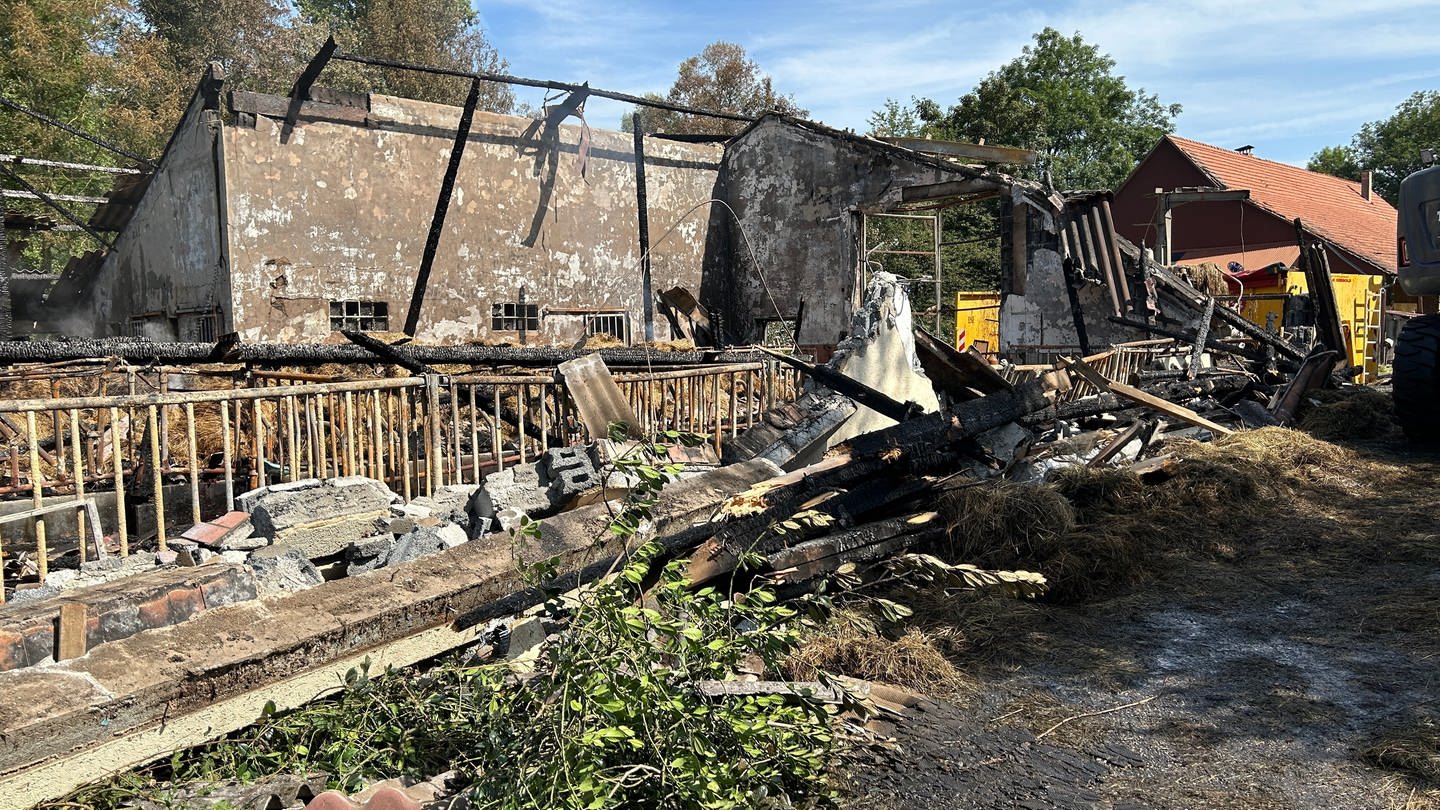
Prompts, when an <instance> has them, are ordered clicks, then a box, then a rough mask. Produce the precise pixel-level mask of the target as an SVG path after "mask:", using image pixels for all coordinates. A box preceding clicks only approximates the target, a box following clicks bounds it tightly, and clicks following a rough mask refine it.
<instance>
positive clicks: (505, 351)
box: [0, 338, 765, 368]
mask: <svg viewBox="0 0 1440 810" xmlns="http://www.w3.org/2000/svg"><path fill="white" fill-rule="evenodd" d="M398 348H400V349H401V350H402V351H403V352H404V354H405V355H406V356H407V357H409V358H413V360H415V361H416V362H419V363H424V364H426V365H476V366H480V365H486V366H521V367H527V368H549V367H554V366H557V365H559V364H561V363H563V362H566V361H567V360H574V359H575V358H577V357H581V356H584V355H587V354H593V353H595V352H594V351H593V350H589V351H587V350H583V349H562V348H554V347H548V346H537V347H534V348H528V347H519V346H420V345H413V344H410V345H405V346H403V347H398ZM599 354H600V357H601V358H602V359H604V360H605V362H606V364H608V365H610V366H622V367H623V366H629V367H637V366H638V367H643V366H647V365H650V366H689V365H701V364H708V363H753V362H757V361H760V360H763V359H765V355H763V354H761V353H760V352H757V351H752V350H747V349H735V350H704V351H683V352H662V351H653V350H648V349H646V348H643V347H639V348H636V347H625V348H614V349H600V350H599ZM96 357H118V358H120V359H122V360H125V361H128V362H131V363H174V364H185V363H250V364H254V365H260V366H277V367H278V366H313V365H322V364H326V363H390V362H393V360H392V359H390V358H387V357H384V356H381V355H379V354H377V353H376V352H374V351H372V350H370V349H367V348H364V347H362V346H358V345H355V344H338V345H332V344H324V343H294V344H291V343H226V342H224V341H222V342H221V343H218V344H217V343H170V342H159V341H149V340H135V339H129V338H105V339H100V340H54V341H26V340H6V341H0V364H11V363H37V362H44V363H53V362H62V361H68V360H84V359H90V358H96Z"/></svg>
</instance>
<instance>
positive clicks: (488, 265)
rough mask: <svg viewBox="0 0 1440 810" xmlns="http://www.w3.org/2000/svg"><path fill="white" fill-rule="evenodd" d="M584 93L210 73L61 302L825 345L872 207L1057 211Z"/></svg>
mask: <svg viewBox="0 0 1440 810" xmlns="http://www.w3.org/2000/svg"><path fill="white" fill-rule="evenodd" d="M586 92H588V91H587V90H586V89H585V88H582V89H580V90H579V91H577V92H576V93H573V94H572V95H571V97H570V98H569V99H568V100H567V101H562V102H560V103H558V104H557V105H555V106H553V107H549V108H547V109H546V110H545V111H543V112H542V113H541V114H540V115H539V116H538V117H536V118H525V117H515V116H504V115H496V114H491V113H486V112H483V111H475V110H466V109H463V108H460V107H449V106H445V105H439V104H432V103H427V102H420V101H414V100H410V99H402V98H395V97H390V96H383V95H379V94H375V93H341V92H337V91H329V90H324V89H322V88H319V87H315V88H312V89H310V90H308V91H307V93H306V94H305V95H306V98H304V99H301V98H298V97H297V98H287V97H283V96H274V95H266V94H263V93H257V92H252V91H249V90H246V89H241V88H232V87H230V86H228V84H227V83H226V81H225V78H224V74H223V71H221V69H220V68H219V67H218V65H217V66H212V67H211V69H210V70H209V71H208V72H207V74H206V75H205V77H204V78H203V80H202V81H201V83H200V85H199V87H198V88H197V90H196V93H195V95H194V97H193V99H192V101H191V103H190V106H189V109H188V110H187V112H186V114H185V116H184V117H183V119H182V120H181V122H180V123H179V125H178V126H177V127H176V130H175V132H174V134H173V136H172V138H171V140H170V143H169V145H168V147H167V148H166V150H165V153H164V155H163V157H162V158H161V159H160V160H159V162H158V166H157V168H156V169H155V171H154V173H153V176H151V177H148V178H145V179H144V181H143V182H141V183H135V182H133V181H131V183H130V184H129V185H128V186H127V188H126V190H125V192H124V195H125V199H124V200H123V201H122V200H120V199H118V197H119V196H121V195H120V192H117V194H116V195H112V197H116V198H117V199H115V201H114V204H112V205H109V206H102V210H106V209H109V210H114V211H115V212H116V213H115V217H117V218H119V219H120V220H121V223H120V224H119V226H118V230H119V235H118V237H117V238H116V241H115V244H114V246H113V248H111V249H110V250H109V251H108V252H107V253H105V255H104V256H103V257H101V256H98V255H97V256H94V257H92V259H91V260H90V261H77V262H74V263H72V265H71V266H70V267H69V268H67V270H66V272H65V273H64V274H62V277H61V278H60V280H59V281H58V282H57V284H56V285H55V287H54V288H53V289H52V291H51V293H50V296H49V305H50V307H51V309H52V314H53V315H54V316H55V317H56V318H57V319H58V318H60V317H61V316H62V315H63V316H65V317H64V318H63V323H64V326H65V330H64V331H67V332H69V333H70V334H71V335H72V336H76V337H92V336H93V337H117V336H128V337H142V338H150V339H153V340H170V341H195V342H207V341H213V340H215V339H216V338H217V337H218V336H220V335H223V334H226V333H232V332H233V333H236V334H237V336H238V337H239V338H240V339H241V340H243V341H249V342H257V341H258V342H287V343H297V342H309V341H316V340H321V339H324V338H326V337H327V336H329V335H330V334H331V333H333V332H336V331H342V330H350V331H362V332H363V331H373V332H385V331H395V332H399V331H405V332H406V333H408V334H411V335H412V336H413V337H415V338H417V339H418V340H419V341H421V342H423V343H435V344H460V343H511V344H523V345H571V344H574V343H576V342H577V341H580V340H583V339H585V338H586V337H587V336H588V335H592V334H597V333H605V334H608V335H611V336H613V337H614V338H616V339H618V340H619V341H621V342H624V343H627V344H629V343H640V342H643V341H644V340H645V338H646V335H647V332H648V333H649V334H652V335H653V338H654V339H666V338H670V337H674V338H699V341H698V342H701V343H710V342H721V343H744V342H749V341H752V340H755V339H758V338H759V336H761V335H762V334H763V332H764V330H765V328H766V326H767V324H774V323H777V322H778V323H781V324H784V331H785V332H787V333H792V336H793V337H798V341H799V343H800V344H802V345H807V346H811V347H815V348H817V349H821V350H822V351H824V350H828V347H832V346H834V345H835V344H836V343H838V342H839V341H840V340H841V339H843V338H844V336H845V333H846V331H847V329H848V324H849V319H850V315H851V313H852V312H853V310H854V309H855V307H856V306H857V305H858V303H859V300H860V295H861V292H862V291H863V289H864V286H865V277H866V262H865V261H864V260H863V257H862V253H863V250H864V248H863V245H862V241H863V231H864V222H865V217H867V216H871V215H875V214H883V213H885V212H890V211H895V210H897V209H901V208H904V207H906V206H908V205H914V204H915V203H916V202H917V201H920V202H924V203H926V204H927V205H929V206H930V207H934V206H935V205H937V204H940V203H944V202H946V201H951V202H964V201H966V200H969V199H974V198H976V197H977V196H978V197H983V198H987V199H988V198H993V197H995V196H997V195H998V196H1003V197H1004V198H1005V199H1006V200H1007V204H1008V201H1010V200H1019V201H1021V202H1020V205H1021V206H1031V207H1038V208H1041V209H1043V208H1047V207H1048V206H1049V205H1050V202H1049V201H1048V200H1047V198H1046V196H1045V194H1044V193H1043V191H1042V190H1041V189H1040V188H1039V187H1038V186H1036V185H1034V184H1030V183H1025V182H1022V181H1017V180H1015V179H1013V178H1010V177H1008V176H1006V175H1003V174H999V173H996V172H993V171H988V170H985V169H984V168H982V167H980V166H978V165H974V162H973V161H963V160H956V159H954V158H952V157H944V156H941V155H938V154H927V153H925V152H922V151H917V150H916V149H911V148H906V147H904V146H898V145H895V144H891V143H885V142H882V141H879V140H875V139H871V138H866V137H861V136H857V135H854V134H852V133H848V132H842V131H839V130H834V129H830V128H827V127H824V126H822V125H819V124H814V123H811V122H806V121H799V120H795V119H791V118H787V117H783V116H780V115H768V116H765V117H763V118H762V119H760V120H758V121H755V122H753V123H751V124H750V125H749V127H748V128H747V129H745V130H744V131H742V132H741V133H739V134H738V135H736V136H734V137H733V138H729V139H724V138H715V139H698V141H697V140H696V139H687V140H679V139H671V138H667V137H665V136H663V135H646V136H643V137H642V138H640V139H636V138H635V137H634V136H633V135H632V134H630V133H619V132H611V131H606V130H602V129H598V128H592V127H590V126H589V125H588V124H586V123H585V121H584V118H583V101H584V97H585V93H586ZM596 92H599V91H596ZM462 129H463V130H464V135H463V137H462V136H460V135H459V134H458V133H459V132H460V131H461V130H462ZM637 154H638V155H640V156H641V158H642V160H641V166H642V167H643V173H640V174H637V171H636V170H637ZM642 185H643V188H640V186H642ZM637 191H640V192H641V193H640V194H637ZM437 198H438V200H439V204H438V205H437ZM642 199H643V202H642ZM122 202H123V203H124V205H123V206H122V205H121V203H122ZM642 205H643V206H644V210H643V213H644V219H645V220H646V221H647V222H648V231H649V234H650V238H649V249H648V251H646V250H643V249H642V247H641V245H642V242H641V237H640V235H639V231H640V228H641V224H640V219H641V213H642V210H641V206H642ZM1007 233H1008V232H1007ZM1017 233H1020V236H1019V237H1018V238H1019V239H1021V240H1023V239H1024V238H1025V237H1024V234H1023V232H1017ZM1016 246H1017V250H1016V251H1011V252H1012V253H1013V254H1014V255H1018V256H1020V257H1021V262H1022V264H1023V262H1024V261H1025V259H1026V258H1027V257H1028V256H1029V255H1030V252H1029V251H1028V250H1027V249H1026V243H1025V242H1023V241H1021V242H1017V243H1016ZM642 254H643V255H642ZM422 279H423V281H422ZM417 282H419V283H417ZM931 282H934V279H927V280H926V281H925V282H920V283H931ZM936 286H937V290H936V292H937V293H938V292H939V291H938V284H936ZM647 290H648V295H647ZM656 307H658V308H659V311H658V312H657V311H656V309H655V308H656ZM77 313H80V314H79V315H78V316H77ZM667 314H668V315H670V316H671V317H670V318H667V317H665V316H666V315H667ZM411 321H413V323H411ZM649 324H653V325H649ZM712 330H714V332H716V333H722V334H712Z"/></svg>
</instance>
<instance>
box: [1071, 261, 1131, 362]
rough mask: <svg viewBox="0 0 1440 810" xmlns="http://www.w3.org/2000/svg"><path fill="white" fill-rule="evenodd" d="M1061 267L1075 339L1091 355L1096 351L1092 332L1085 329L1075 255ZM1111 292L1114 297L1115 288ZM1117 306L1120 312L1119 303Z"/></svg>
mask: <svg viewBox="0 0 1440 810" xmlns="http://www.w3.org/2000/svg"><path fill="white" fill-rule="evenodd" d="M1060 269H1061V271H1062V272H1063V273H1064V274H1065V297H1066V298H1069V299H1070V322H1071V323H1073V324H1074V325H1075V339H1076V342H1078V343H1079V344H1080V353H1081V354H1083V355H1085V356H1086V357H1089V356H1090V355H1092V354H1094V353H1095V352H1094V351H1092V350H1091V348H1090V333H1089V332H1088V331H1086V329H1085V310H1084V309H1083V308H1082V307H1081V306H1080V274H1079V273H1078V272H1077V271H1076V269H1075V259H1074V257H1073V256H1069V257H1066V258H1065V259H1064V260H1063V261H1061V262H1060ZM1110 294H1111V297H1112V298H1113V297H1114V295H1115V291H1114V289H1113V288H1112V289H1111V292H1110ZM1116 306H1117V314H1118V306H1119V305H1118V304H1117V305H1116Z"/></svg>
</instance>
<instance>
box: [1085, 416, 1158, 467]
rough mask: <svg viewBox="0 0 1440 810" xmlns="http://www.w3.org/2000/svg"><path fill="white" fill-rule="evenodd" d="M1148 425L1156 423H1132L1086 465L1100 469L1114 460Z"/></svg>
mask: <svg viewBox="0 0 1440 810" xmlns="http://www.w3.org/2000/svg"><path fill="white" fill-rule="evenodd" d="M1147 424H1148V425H1153V424H1155V423H1154V422H1145V421H1139V422H1131V423H1130V427H1127V428H1125V429H1124V430H1122V431H1120V433H1118V434H1117V435H1116V436H1115V437H1113V438H1112V439H1110V441H1109V442H1108V443H1106V445H1105V446H1104V447H1102V448H1100V452H1098V453H1096V454H1095V457H1094V458H1092V459H1090V460H1089V461H1088V462H1086V463H1085V466H1086V467H1099V466H1100V465H1102V464H1104V463H1106V462H1108V461H1109V460H1110V459H1112V458H1114V457H1115V456H1116V455H1118V454H1119V453H1120V451H1121V450H1122V449H1124V447H1125V445H1127V444H1129V443H1130V442H1132V441H1135V437H1136V436H1139V435H1140V431H1142V430H1144V429H1145V427H1146V425H1147Z"/></svg>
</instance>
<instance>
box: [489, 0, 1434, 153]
mask: <svg viewBox="0 0 1440 810" xmlns="http://www.w3.org/2000/svg"><path fill="white" fill-rule="evenodd" d="M473 2H474V4H475V7H476V9H477V11H479V12H480V15H481V18H482V20H483V22H484V25H485V28H486V32H487V35H488V36H489V37H490V40H491V42H492V44H494V45H495V47H496V48H497V49H498V50H499V51H500V54H501V55H502V56H503V57H505V58H506V59H508V60H509V61H510V71H511V72H512V73H513V74H515V75H519V76H527V77H531V78H544V79H555V80H560V81H575V82H580V81H589V82H590V84H591V85H592V86H595V87H603V88H605V89H607V90H619V91H624V92H631V93H636V94H639V93H643V92H646V91H651V90H653V91H656V92H662V93H663V92H664V91H665V90H666V89H668V88H669V86H670V83H671V82H672V81H673V80H674V78H675V69H676V66H677V65H678V64H679V63H680V62H681V61H682V60H683V59H685V58H686V57H688V56H691V55H694V54H695V53H698V52H699V51H700V49H701V48H703V47H705V45H706V44H708V43H710V42H713V41H715V40H717V39H724V40H729V41H732V42H738V43H739V44H740V45H742V46H744V47H745V49H746V50H747V51H748V52H749V54H750V56H751V58H752V59H754V60H755V61H756V62H758V63H759V64H760V66H761V68H762V69H763V70H764V71H766V72H767V73H769V74H770V75H771V76H773V77H774V80H775V86H776V88H777V89H778V90H780V91H782V92H786V93H790V94H792V95H793V96H794V97H795V99H796V101H798V102H799V103H800V105H801V106H802V107H805V108H808V109H809V110H810V114H811V117H812V118H814V119H816V120H819V121H823V122H825V123H827V124H830V125H832V126H837V127H842V128H850V129H855V130H857V131H860V132H863V131H865V130H866V129H867V118H868V117H869V114H870V113H871V112H872V111H873V110H875V109H877V108H879V107H880V106H881V105H882V104H883V103H884V102H885V99H886V98H898V99H902V100H908V99H909V98H910V97H911V96H916V95H918V96H925V97H929V98H934V99H936V100H937V101H940V102H941V103H942V104H945V105H948V104H950V103H953V102H954V101H955V99H957V98H959V96H960V95H961V94H963V93H964V92H965V91H967V90H969V89H970V88H971V87H972V86H973V85H974V84H975V82H976V81H977V80H979V79H980V78H981V77H983V76H984V75H985V74H986V73H988V72H989V71H990V70H992V69H994V68H995V67H997V66H998V65H1001V64H1003V63H1004V62H1007V61H1009V60H1010V59H1012V58H1014V57H1015V56H1017V55H1018V54H1019V53H1020V49H1021V48H1022V47H1023V46H1024V45H1025V44H1026V43H1027V42H1028V41H1029V39H1030V36H1031V34H1033V33H1034V32H1036V31H1039V30H1040V29H1042V28H1044V27H1045V26H1047V25H1048V26H1052V27H1054V28H1057V29H1059V30H1060V31H1062V32H1064V33H1067V34H1068V33H1072V32H1076V31H1078V32H1080V34H1081V35H1082V36H1083V37H1084V38H1085V40H1086V41H1088V42H1091V43H1093V44H1096V45H1098V46H1099V47H1100V48H1101V50H1102V51H1104V52H1106V53H1108V54H1110V56H1111V57H1112V58H1114V59H1115V62H1116V67H1115V72H1116V73H1118V74H1120V75H1123V76H1124V77H1125V78H1126V80H1127V81H1128V82H1129V83H1130V86H1131V87H1143V88H1145V89H1146V90H1148V91H1150V92H1152V93H1155V94H1157V95H1158V96H1159V97H1160V100H1161V101H1162V102H1164V103H1172V102H1178V103H1180V104H1182V105H1184V108H1185V110H1184V112H1183V113H1182V114H1181V116H1180V117H1179V119H1178V120H1177V122H1176V132H1177V133H1178V134H1180V135H1183V136H1186V137H1189V138H1194V139H1196V140H1200V141H1205V142H1207V143H1212V144H1214V145H1216V146H1222V147H1231V148H1233V147H1236V146H1241V145H1244V144H1253V145H1254V146H1255V154H1256V155H1257V156H1260V157H1266V158H1270V159H1272V160H1279V161H1284V162H1287V163H1296V164H1303V163H1304V162H1305V160H1306V159H1307V158H1309V156H1310V155H1311V154H1313V153H1314V152H1315V151H1316V150H1317V149H1319V148H1320V147H1322V146H1327V145H1332V144H1339V143H1348V142H1349V140H1350V136H1351V135H1353V134H1354V132H1355V130H1356V129H1358V128H1359V127H1360V125H1361V124H1363V123H1365V122H1367V121H1373V120H1376V119H1379V118H1384V117H1386V116H1388V115H1389V114H1390V113H1391V112H1393V111H1394V109H1395V106H1396V105H1397V104H1398V103H1399V102H1400V101H1402V100H1403V99H1404V98H1405V97H1406V96H1408V95H1410V93H1412V92H1414V91H1416V90H1435V89H1440V58H1437V56H1436V48H1435V38H1434V33H1433V30H1434V22H1435V17H1436V13H1437V10H1440V9H1437V6H1436V3H1435V0H1314V1H1313V2H1293V1H1292V0H1271V2H1268V3H1256V2H1253V0H1178V1H1177V0H1172V1H1171V2H1165V1H1164V0H1161V2H1156V0H1108V1H1107V0H1041V1H1040V2H1032V3H1029V4H1022V3H1016V2H1013V0H1011V2H1005V3H1000V2H990V1H989V0H985V1H983V2H981V1H978V0H969V2H967V1H966V0H890V2H888V3H877V2H875V0H833V1H832V2H781V1H780V0H775V2H763V0H730V1H729V2H725V1H724V0H721V2H710V3H698V2H665V1H664V0H638V1H634V2H624V1H623V0H622V1H621V2H614V0H612V2H609V3H598V2H589V0H473ZM517 90H523V88H517ZM520 97H521V98H522V99H523V100H526V101H529V102H531V103H532V104H535V103H538V102H539V101H540V97H539V96H538V95H536V91H526V92H524V93H521V95H520ZM627 110H628V108H627V107H626V106H625V105H622V104H619V103H615V102H607V101H602V100H601V99H594V100H592V101H591V103H590V104H589V105H588V108H587V116H586V117H587V119H588V120H589V121H590V123H591V124H592V125H594V126H601V127H606V128H618V123H619V119H620V116H621V114H622V113H624V112H626V111H627Z"/></svg>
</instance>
